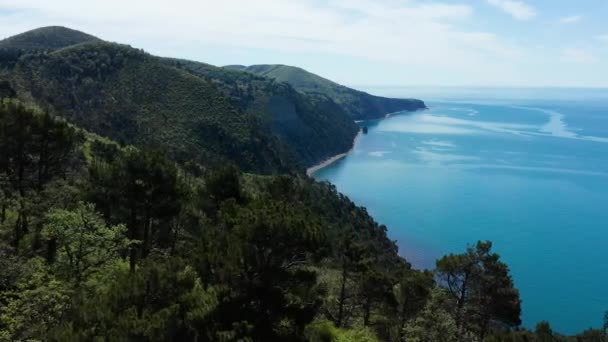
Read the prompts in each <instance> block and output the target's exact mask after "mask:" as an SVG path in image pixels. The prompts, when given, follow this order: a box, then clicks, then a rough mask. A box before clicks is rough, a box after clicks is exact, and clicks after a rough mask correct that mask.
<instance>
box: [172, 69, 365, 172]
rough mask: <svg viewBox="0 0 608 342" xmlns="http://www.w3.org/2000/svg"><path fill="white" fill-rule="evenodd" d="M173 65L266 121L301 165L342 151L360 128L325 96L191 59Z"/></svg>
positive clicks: (309, 163)
mask: <svg viewBox="0 0 608 342" xmlns="http://www.w3.org/2000/svg"><path fill="white" fill-rule="evenodd" d="M173 62H174V64H173V65H175V66H177V67H178V68H181V69H183V70H187V71H188V72H191V73H192V74H194V75H197V76H200V77H203V78H205V79H207V80H209V81H210V82H211V83H212V84H214V85H215V86H216V88H218V89H219V90H220V91H222V92H223V93H224V95H225V96H227V97H228V98H229V99H230V101H231V102H232V103H233V104H234V105H235V106H237V107H238V108H240V109H242V110H244V111H245V112H247V113H248V114H250V115H252V116H255V117H258V118H260V119H261V120H262V121H263V122H265V123H267V125H268V126H269V127H271V129H272V131H273V133H275V134H276V135H277V136H278V137H280V138H281V140H282V141H284V142H286V143H287V145H289V146H290V147H292V149H293V150H294V152H295V154H296V156H297V158H298V160H301V161H303V162H304V164H305V165H313V164H315V163H318V162H319V161H321V160H324V159H326V158H328V157H330V156H333V155H336V154H340V153H343V152H344V151H347V150H348V149H350V147H351V145H352V141H353V138H354V136H355V135H356V133H357V131H358V130H359V128H358V126H357V125H355V124H354V123H353V120H352V119H351V118H350V117H349V116H348V114H347V113H346V112H345V111H344V110H343V109H342V108H341V107H340V106H338V105H336V103H335V102H333V101H332V100H331V99H329V98H328V97H327V96H324V95H308V94H303V93H300V92H297V91H295V90H294V89H293V87H291V86H290V85H288V84H285V83H280V82H276V81H274V80H272V79H270V78H266V77H261V76H256V75H253V74H251V73H245V72H241V71H237V70H227V69H224V68H218V67H215V66H212V65H208V64H204V63H197V62H192V61H184V60H173Z"/></svg>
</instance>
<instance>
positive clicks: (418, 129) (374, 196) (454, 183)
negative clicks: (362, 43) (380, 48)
mask: <svg viewBox="0 0 608 342" xmlns="http://www.w3.org/2000/svg"><path fill="white" fill-rule="evenodd" d="M394 91H395V92H398V91H399V90H394ZM447 93H449V92H447ZM502 93H503V94H505V95H504V96H501V91H500V90H498V89H495V90H489V91H486V90H482V91H481V93H480V92H479V91H469V92H466V91H462V90H459V91H458V92H456V93H451V94H447V95H446V93H440V94H439V96H437V95H436V94H435V95H434V96H430V95H432V94H430V93H429V94H427V96H423V97H422V98H423V99H426V100H427V104H428V105H429V107H430V110H428V111H424V112H417V113H413V114H411V113H408V114H401V115H396V116H393V117H391V118H389V119H385V120H379V121H373V122H365V123H361V125H366V126H368V127H369V133H368V134H367V135H364V136H363V137H362V138H361V139H359V141H358V143H357V145H356V146H355V149H354V151H353V153H351V154H350V155H348V156H347V157H346V158H344V159H342V160H341V161H339V162H336V163H334V164H332V165H331V166H329V167H327V168H324V169H322V170H320V171H318V172H317V173H316V174H315V177H316V178H317V179H320V180H328V181H330V182H332V183H334V184H335V185H336V186H337V188H338V190H340V191H341V192H343V193H345V194H346V195H348V196H349V197H350V198H351V199H353V200H354V201H355V202H356V203H357V204H359V205H362V206H365V207H367V208H368V210H369V212H370V213H371V214H372V215H373V216H374V217H375V218H376V219H377V220H378V221H379V222H381V223H383V224H386V225H387V226H388V229H389V235H390V237H391V238H393V239H395V240H397V241H398V244H399V246H400V252H401V254H402V255H403V256H405V257H406V258H407V259H408V260H409V261H410V262H412V263H413V264H414V265H415V266H417V267H420V268H422V267H428V268H432V267H433V266H434V262H435V260H436V259H437V258H438V257H440V256H441V255H443V254H446V253H451V252H461V251H464V249H465V248H466V246H467V244H473V243H475V242H476V241H477V240H491V241H493V243H494V250H495V251H496V252H498V253H499V254H500V255H501V256H502V258H503V260H504V261H506V262H507V263H508V265H509V266H510V268H511V272H512V275H513V277H514V280H515V284H516V286H517V287H518V288H519V289H520V291H521V296H522V299H523V320H524V325H525V326H528V327H533V326H534V325H535V323H536V322H537V321H540V320H548V321H550V322H551V324H552V326H553V328H554V329H555V330H557V331H560V332H562V333H575V332H578V331H580V330H583V329H586V328H589V327H591V326H594V327H599V326H600V325H601V321H602V317H603V313H604V311H606V310H608V287H606V284H607V283H608V263H607V262H606V258H607V255H606V254H607V253H608V90H605V91H601V90H581V89H578V90H565V89H564V90H547V91H544V92H543V91H538V90H535V91H530V90H525V89H522V90H514V89H510V90H508V91H504V92H502ZM391 95H396V94H391ZM407 95H410V93H408V94H407ZM429 97H431V100H430V101H429V100H428V98H429ZM439 97H442V98H439Z"/></svg>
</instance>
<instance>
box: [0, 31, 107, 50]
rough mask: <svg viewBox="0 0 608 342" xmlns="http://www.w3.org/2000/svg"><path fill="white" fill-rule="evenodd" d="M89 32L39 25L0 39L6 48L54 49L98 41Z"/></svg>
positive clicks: (3, 47)
mask: <svg viewBox="0 0 608 342" xmlns="http://www.w3.org/2000/svg"><path fill="white" fill-rule="evenodd" d="M99 40H100V39H99V38H97V37H94V36H91V35H89V34H86V33H83V32H80V31H76V30H72V29H69V28H66V27H62V26H49V27H41V28H38V29H35V30H31V31H27V32H25V33H21V34H18V35H16V36H12V37H9V38H6V39H4V40H1V41H0V49H6V50H27V51H32V50H56V49H61V48H64V47H68V46H71V45H76V44H80V43H85V42H91V41H99Z"/></svg>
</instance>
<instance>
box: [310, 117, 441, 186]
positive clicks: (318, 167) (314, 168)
mask: <svg viewBox="0 0 608 342" xmlns="http://www.w3.org/2000/svg"><path fill="white" fill-rule="evenodd" d="M428 109H429V108H428V107H426V106H425V108H421V109H418V110H414V111H411V112H418V111H422V110H428ZM404 112H410V111H403V110H402V111H397V112H392V113H388V114H385V115H384V116H382V117H379V118H377V119H372V120H384V119H388V118H390V117H391V116H394V115H398V114H401V113H404ZM365 121H371V120H355V123H356V124H359V123H361V122H365ZM362 135H363V129H359V132H358V133H357V135H356V136H355V139H353V145H352V147H351V148H350V149H349V150H348V151H346V152H344V153H340V154H336V155H335V156H333V157H331V158H329V159H326V160H325V161H322V162H320V163H319V164H317V165H314V166H311V167H309V168H308V169H306V175H307V176H308V177H312V176H313V175H314V174H315V172H317V171H319V170H321V169H323V168H325V167H327V166H329V165H331V164H333V163H335V162H337V161H338V160H340V159H342V158H344V157H346V156H348V155H349V154H350V153H351V152H352V151H353V150H354V149H355V145H357V141H358V140H359V139H360V138H361V136H362Z"/></svg>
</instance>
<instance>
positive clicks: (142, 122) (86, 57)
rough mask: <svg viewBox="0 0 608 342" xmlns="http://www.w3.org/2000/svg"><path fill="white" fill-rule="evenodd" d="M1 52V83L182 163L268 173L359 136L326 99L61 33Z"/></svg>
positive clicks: (45, 33)
mask: <svg viewBox="0 0 608 342" xmlns="http://www.w3.org/2000/svg"><path fill="white" fill-rule="evenodd" d="M71 43H74V44H71ZM45 44H46V45H45ZM0 47H1V49H2V51H5V52H6V53H4V54H0V66H3V70H2V72H1V73H0V81H4V82H5V83H6V82H8V84H9V85H10V86H11V87H12V89H14V90H15V92H16V96H17V97H18V98H20V99H21V100H22V101H25V102H27V103H32V104H36V105H39V106H41V107H44V108H50V109H52V110H54V111H55V113H57V114H58V115H62V116H64V117H66V118H67V119H68V120H69V121H70V122H72V123H75V124H78V125H80V126H81V127H84V128H86V129H88V130H89V131H91V132H95V133H97V134H100V135H103V136H107V137H110V138H112V139H114V140H115V141H117V142H120V143H125V144H134V145H137V146H143V145H145V146H147V147H151V148H156V149H163V150H165V151H166V152H167V153H168V154H169V155H170V156H171V157H172V158H174V159H176V160H179V161H180V162H194V163H200V164H204V165H221V164H223V163H225V162H227V161H230V162H233V163H235V164H237V165H238V166H239V167H240V168H241V169H243V170H245V171H253V172H258V173H266V174H268V173H276V172H290V171H296V170H302V169H303V168H304V167H308V166H311V165H314V164H316V163H319V162H320V161H323V160H325V159H327V158H328V157H330V156H333V155H335V154H339V153H343V152H345V151H346V150H348V149H349V148H350V146H351V145H352V141H353V138H354V137H355V135H356V133H357V131H358V127H357V125H356V124H355V123H354V122H353V121H352V119H351V118H349V116H348V115H347V114H346V113H345V112H344V111H343V110H342V109H341V108H340V106H338V105H336V104H335V103H334V102H333V101H332V100H330V99H328V98H327V97H326V96H321V95H315V96H309V95H305V94H302V93H299V92H297V91H295V90H294V89H293V88H292V87H291V86H289V85H287V84H282V83H278V82H275V81H273V80H272V79H269V78H264V77H256V76H253V75H252V74H250V73H245V72H239V71H229V70H225V69H222V68H217V67H213V66H210V65H206V64H203V63H196V62H190V61H181V60H173V59H165V58H159V57H155V56H151V55H149V54H146V53H144V52H143V51H141V50H137V49H134V48H131V47H129V46H124V45H119V44H114V43H107V42H103V41H101V40H99V39H97V38H94V37H92V36H89V35H86V34H84V33H79V32H77V31H72V30H69V29H65V28H58V27H50V28H43V29H38V30H35V31H31V32H27V33H24V34H21V35H18V36H15V37H12V38H8V39H6V40H4V41H2V42H0ZM0 91H1V89H0Z"/></svg>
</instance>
